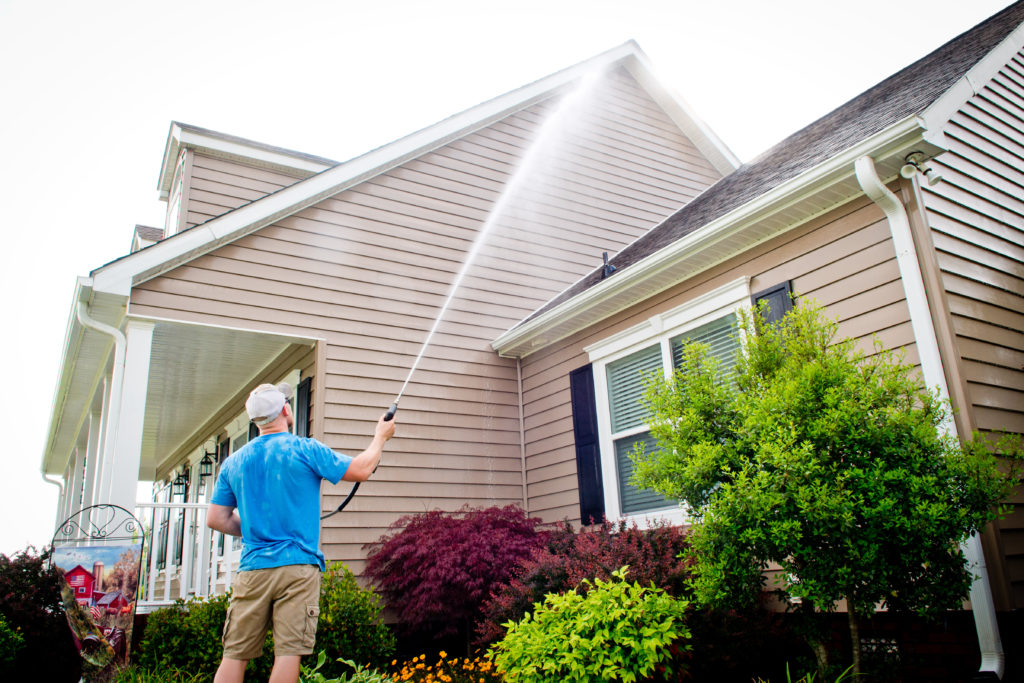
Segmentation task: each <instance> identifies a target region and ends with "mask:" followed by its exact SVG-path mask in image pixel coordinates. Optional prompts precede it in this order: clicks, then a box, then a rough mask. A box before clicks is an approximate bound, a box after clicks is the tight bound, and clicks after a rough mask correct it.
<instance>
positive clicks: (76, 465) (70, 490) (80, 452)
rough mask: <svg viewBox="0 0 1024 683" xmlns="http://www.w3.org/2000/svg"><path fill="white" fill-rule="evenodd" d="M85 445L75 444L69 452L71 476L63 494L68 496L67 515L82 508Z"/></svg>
mask: <svg viewBox="0 0 1024 683" xmlns="http://www.w3.org/2000/svg"><path fill="white" fill-rule="evenodd" d="M84 474H85V447H84V446H82V445H79V446H75V450H73V451H72V452H71V477H70V479H68V483H67V486H66V488H65V489H64V492H65V495H66V496H67V498H68V515H69V516H70V515H73V514H75V513H76V512H78V511H79V510H81V509H82V507H83V505H82V487H83V486H84V485H85V482H84V479H85V476H84Z"/></svg>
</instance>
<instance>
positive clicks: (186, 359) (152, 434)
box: [140, 321, 312, 478]
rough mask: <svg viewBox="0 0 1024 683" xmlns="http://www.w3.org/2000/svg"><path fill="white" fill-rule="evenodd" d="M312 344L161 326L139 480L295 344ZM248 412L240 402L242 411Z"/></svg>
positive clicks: (226, 330)
mask: <svg viewBox="0 0 1024 683" xmlns="http://www.w3.org/2000/svg"><path fill="white" fill-rule="evenodd" d="M297 343H298V344H303V345H307V346H308V345H310V344H312V340H308V339H300V338H295V337H288V336H282V335H276V334H265V333H261V332H252V331H246V330H236V329H229V328H224V327H211V326H205V325H191V324H185V323H178V322H167V321H159V322H157V323H156V326H155V328H154V329H153V344H152V350H151V353H150V366H149V367H150V370H149V383H148V386H147V389H146V411H145V422H144V424H143V433H142V461H141V468H140V477H141V478H147V477H150V476H152V473H153V471H154V469H155V468H156V466H157V465H159V464H160V463H161V462H163V461H164V460H165V459H166V458H168V457H169V456H171V455H173V454H174V453H175V451H177V450H178V449H180V448H181V447H182V446H184V445H185V444H186V442H187V441H188V440H189V439H190V438H192V437H194V436H195V434H196V431H197V430H198V429H199V428H200V427H201V426H202V425H203V424H204V423H205V422H206V421H207V420H209V419H210V417H211V416H212V415H213V414H214V413H217V412H218V411H220V410H221V409H222V408H224V406H225V403H226V402H227V401H230V400H232V399H233V398H234V397H236V396H237V395H238V394H239V392H242V391H244V390H245V388H246V387H247V386H248V385H249V384H251V383H252V382H253V381H254V378H255V377H256V376H257V375H258V374H259V373H260V371H261V370H263V369H264V368H266V367H267V366H268V365H269V364H270V363H271V362H273V361H274V360H275V359H277V358H278V357H279V356H280V355H281V354H282V353H283V352H284V351H285V350H286V349H288V348H289V347H290V346H292V345H293V344H297ZM242 410H244V405H243V404H241V403H239V405H238V412H241V411H242Z"/></svg>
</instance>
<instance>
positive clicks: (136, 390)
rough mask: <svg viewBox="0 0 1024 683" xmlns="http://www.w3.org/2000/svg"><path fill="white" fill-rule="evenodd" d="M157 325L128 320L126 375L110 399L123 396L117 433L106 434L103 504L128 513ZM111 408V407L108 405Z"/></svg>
mask: <svg viewBox="0 0 1024 683" xmlns="http://www.w3.org/2000/svg"><path fill="white" fill-rule="evenodd" d="M153 327H154V323H151V322H147V321H140V320H129V321H128V324H127V325H126V327H125V340H126V345H125V354H124V355H125V358H124V374H123V375H122V381H121V386H120V387H116V386H112V387H111V399H112V402H113V398H114V394H115V393H116V392H118V391H120V392H121V395H120V400H119V401H117V404H118V411H117V415H109V416H108V418H107V419H108V420H113V421H115V424H114V429H108V430H107V437H108V438H110V437H113V438H112V443H108V444H107V447H106V448H105V449H104V450H105V451H106V453H105V456H106V457H105V458H104V465H105V467H107V468H109V469H108V471H105V472H104V476H103V477H102V481H103V484H104V486H103V493H104V495H103V500H102V501H101V502H108V503H113V504H114V505H120V506H121V507H123V508H125V509H126V510H128V511H129V512H133V511H134V509H135V492H136V489H137V488H138V483H139V465H140V462H141V456H142V452H141V451H142V428H143V421H144V419H145V413H146V387H147V386H148V384H149V356H150V350H151V348H152V345H153ZM117 374H118V373H117V372H116V368H115V372H114V375H115V376H116V375H117ZM108 405H109V404H108Z"/></svg>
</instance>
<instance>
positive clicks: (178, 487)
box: [171, 467, 188, 497]
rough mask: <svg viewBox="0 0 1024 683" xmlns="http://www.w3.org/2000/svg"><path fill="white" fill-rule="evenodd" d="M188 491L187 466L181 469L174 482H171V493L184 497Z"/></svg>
mask: <svg viewBox="0 0 1024 683" xmlns="http://www.w3.org/2000/svg"><path fill="white" fill-rule="evenodd" d="M187 491H188V468H187V467H186V468H184V469H182V470H181V472H180V473H179V474H178V476H177V477H175V478H174V483H173V484H171V493H172V494H173V495H175V496H182V497H184V495H185V493H186V492H187Z"/></svg>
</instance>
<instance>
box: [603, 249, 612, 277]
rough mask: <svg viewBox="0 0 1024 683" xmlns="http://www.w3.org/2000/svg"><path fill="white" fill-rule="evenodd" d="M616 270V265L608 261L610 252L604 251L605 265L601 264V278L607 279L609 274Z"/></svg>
mask: <svg viewBox="0 0 1024 683" xmlns="http://www.w3.org/2000/svg"><path fill="white" fill-rule="evenodd" d="M614 272H615V266H613V265H612V264H610V263H608V252H607V251H606V252H604V265H603V266H601V279H602V280H603V279H605V278H606V277H608V276H609V275H611V274H612V273H614Z"/></svg>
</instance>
